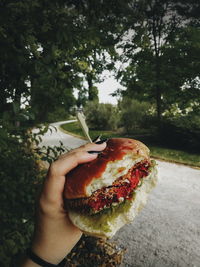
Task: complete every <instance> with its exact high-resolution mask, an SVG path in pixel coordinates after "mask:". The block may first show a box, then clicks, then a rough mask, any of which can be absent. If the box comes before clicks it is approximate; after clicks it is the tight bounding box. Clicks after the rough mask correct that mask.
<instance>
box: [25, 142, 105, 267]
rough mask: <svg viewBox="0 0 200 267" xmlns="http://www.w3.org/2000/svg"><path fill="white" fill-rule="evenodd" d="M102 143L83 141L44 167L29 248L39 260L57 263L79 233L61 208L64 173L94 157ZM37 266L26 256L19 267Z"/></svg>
mask: <svg viewBox="0 0 200 267" xmlns="http://www.w3.org/2000/svg"><path fill="white" fill-rule="evenodd" d="M105 147H106V143H105V142H104V143H102V144H95V143H91V144H86V145H84V146H81V147H79V148H77V149H74V150H71V151H70V152H68V153H66V154H63V155H62V156H60V157H59V159H58V160H56V161H55V162H53V163H52V164H51V166H50V168H49V170H48V174H47V177H46V179H45V181H44V185H43V189H42V192H41V195H40V198H39V205H38V210H37V219H36V225H35V233H34V238H33V243H32V251H33V252H34V253H35V254H36V255H37V256H39V257H40V258H42V259H43V260H45V261H47V262H50V263H52V264H58V263H59V262H61V261H62V260H63V258H64V257H65V256H66V255H67V254H68V253H69V252H70V251H71V249H72V248H73V247H74V246H75V244H76V243H77V242H78V240H79V239H80V237H81V235H82V233H81V231H80V230H79V229H78V228H77V227H75V226H74V225H73V224H72V223H71V221H70V220H69V218H68V214H67V212H66V210H65V209H64V202H63V190H64V185H65V175H66V174H67V173H68V172H69V171H70V170H72V169H73V168H75V167H76V166H77V165H78V164H81V163H85V162H89V161H92V160H94V159H95V158H96V157H97V155H98V153H92V154H90V153H88V151H93V152H98V151H102V150H103V149H105ZM30 266H38V265H37V264H35V263H33V262H31V260H29V259H27V260H26V262H25V263H24V265H23V267H30Z"/></svg>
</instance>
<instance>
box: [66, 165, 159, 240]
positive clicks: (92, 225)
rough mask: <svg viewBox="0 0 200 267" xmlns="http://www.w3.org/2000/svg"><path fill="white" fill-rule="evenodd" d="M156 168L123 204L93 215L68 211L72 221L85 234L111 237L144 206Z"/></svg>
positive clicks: (153, 184) (151, 186)
mask: <svg viewBox="0 0 200 267" xmlns="http://www.w3.org/2000/svg"><path fill="white" fill-rule="evenodd" d="M156 182H157V170H156V168H155V167H154V168H153V169H152V171H151V172H150V174H149V176H147V177H145V178H144V179H143V182H142V185H141V186H140V187H138V188H137V189H136V190H135V192H134V196H133V199H132V200H131V201H127V202H126V203H125V204H122V205H119V206H118V207H115V208H114V210H113V209H112V210H111V211H110V212H109V211H108V213H106V212H105V213H100V214H96V215H93V216H90V215H86V214H81V213H78V212H74V211H71V210H70V211H69V218H70V220H71V221H72V223H73V224H74V225H75V226H77V227H78V228H79V229H81V230H82V231H83V232H84V233H85V234H87V235H91V236H96V237H100V238H111V237H113V236H114V235H115V233H116V232H117V231H118V230H119V229H120V228H121V227H122V226H124V225H125V224H127V223H131V222H132V221H133V220H134V218H135V217H136V215H137V214H138V212H139V211H140V210H141V209H142V208H143V207H144V205H145V204H146V201H147V197H148V193H149V192H150V191H151V189H152V188H153V187H154V186H155V185H156Z"/></svg>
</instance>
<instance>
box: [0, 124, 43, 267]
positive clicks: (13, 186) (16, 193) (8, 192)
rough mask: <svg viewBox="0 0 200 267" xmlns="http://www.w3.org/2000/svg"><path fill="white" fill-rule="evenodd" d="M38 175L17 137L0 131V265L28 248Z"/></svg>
mask: <svg viewBox="0 0 200 267" xmlns="http://www.w3.org/2000/svg"><path fill="white" fill-rule="evenodd" d="M39 174H40V173H39V171H38V168H37V165H36V163H35V158H34V155H33V154H32V153H30V150H29V149H28V148H27V146H26V143H24V140H23V139H21V137H20V135H17V136H16V135H11V134H9V133H8V132H7V131H6V130H5V129H4V128H0V190H1V194H0V206H1V208H0V218H1V220H0V229H1V236H0V244H1V246H0V265H1V266H9V265H10V260H11V258H12V256H13V255H16V254H18V253H22V252H23V251H24V250H25V249H26V248H27V247H28V246H29V242H30V237H31V235H32V231H33V215H34V201H35V195H36V191H37V188H38V186H39Z"/></svg>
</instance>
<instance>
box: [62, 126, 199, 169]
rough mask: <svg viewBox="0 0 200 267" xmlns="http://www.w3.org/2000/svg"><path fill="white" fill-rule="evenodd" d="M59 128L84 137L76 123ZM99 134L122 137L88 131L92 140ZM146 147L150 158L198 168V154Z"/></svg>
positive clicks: (107, 132)
mask: <svg viewBox="0 0 200 267" xmlns="http://www.w3.org/2000/svg"><path fill="white" fill-rule="evenodd" d="M61 128H62V129H63V130H65V131H67V132H69V133H72V134H75V135H77V136H80V137H84V135H83V132H82V130H81V128H80V126H79V124H78V122H72V123H67V124H63V125H61ZM100 134H102V138H110V137H123V136H122V135H120V134H117V133H115V132H113V131H97V130H90V136H91V138H92V139H93V138H95V137H96V136H98V135H100ZM147 145H148V147H149V149H150V150H151V156H152V157H155V158H158V159H162V160H166V161H171V162H176V163H181V164H186V165H190V166H194V167H199V168H200V155H199V154H192V153H189V152H186V151H182V150H176V149H169V148H164V147H159V146H152V145H151V144H147Z"/></svg>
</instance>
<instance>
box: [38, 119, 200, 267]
mask: <svg viewBox="0 0 200 267" xmlns="http://www.w3.org/2000/svg"><path fill="white" fill-rule="evenodd" d="M60 124H62V122H60V123H54V124H53V126H54V127H56V128H57V129H58V125H60ZM59 140H61V141H62V142H63V143H64V145H65V146H66V147H68V148H75V147H78V146H80V145H81V144H83V143H84V140H81V139H78V138H75V137H73V136H70V135H67V134H64V133H63V132H60V131H59V130H57V131H55V129H54V130H53V132H52V133H50V131H49V132H48V133H47V134H46V135H45V136H44V138H43V142H42V143H43V144H46V145H47V144H48V145H51V146H53V145H58V144H59ZM157 163H158V171H159V182H158V185H157V187H156V188H155V189H154V190H153V192H152V193H151V194H150V196H149V201H148V203H147V205H146V207H145V208H144V209H143V210H142V211H141V213H140V214H139V216H138V217H137V218H136V219H135V221H134V222H133V223H132V224H129V225H126V226H124V227H123V228H122V229H120V230H119V231H118V233H117V234H116V235H115V236H114V238H113V240H117V242H118V244H119V245H120V246H123V247H126V248H127V249H128V250H127V253H126V255H125V257H124V261H123V263H122V265H121V267H174V266H177V267H186V266H191V267H192V266H193V267H200V170H196V169H193V168H190V167H187V166H183V165H177V164H172V163H168V162H162V161H157Z"/></svg>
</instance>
